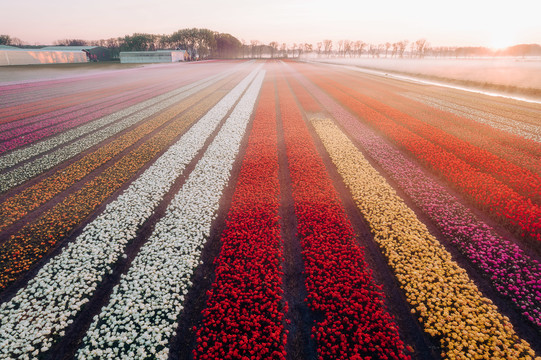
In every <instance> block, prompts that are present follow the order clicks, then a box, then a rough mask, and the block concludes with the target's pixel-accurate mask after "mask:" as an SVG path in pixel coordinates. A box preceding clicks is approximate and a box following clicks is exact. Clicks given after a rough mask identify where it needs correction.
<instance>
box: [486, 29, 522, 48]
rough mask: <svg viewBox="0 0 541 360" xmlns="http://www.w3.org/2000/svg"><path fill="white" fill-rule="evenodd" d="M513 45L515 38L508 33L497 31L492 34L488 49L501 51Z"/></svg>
mask: <svg viewBox="0 0 541 360" xmlns="http://www.w3.org/2000/svg"><path fill="white" fill-rule="evenodd" d="M513 45H516V44H515V36H514V35H513V34H512V33H511V32H508V31H497V32H494V33H493V34H492V40H491V41H490V47H491V48H492V49H494V50H503V49H505V48H508V47H510V46H513Z"/></svg>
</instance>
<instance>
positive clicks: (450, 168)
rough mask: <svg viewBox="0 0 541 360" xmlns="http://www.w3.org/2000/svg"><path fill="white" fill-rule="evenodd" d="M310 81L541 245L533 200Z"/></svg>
mask: <svg viewBox="0 0 541 360" xmlns="http://www.w3.org/2000/svg"><path fill="white" fill-rule="evenodd" d="M310 79H313V81H314V82H315V83H316V84H317V85H318V86H319V87H321V88H322V89H325V91H327V92H328V93H329V94H331V95H332V96H333V97H335V98H336V99H337V100H338V101H340V102H341V103H342V104H344V105H345V106H347V107H348V108H349V109H350V110H351V111H353V113H355V114H357V115H358V116H359V117H360V118H361V119H363V120H364V121H366V122H368V123H370V124H371V126H373V127H374V128H376V129H378V130H379V131H381V132H382V133H384V134H385V136H387V137H389V138H390V139H391V140H393V141H394V142H395V143H396V144H398V145H399V146H400V147H403V148H405V149H406V150H407V151H408V152H409V153H411V154H412V155H413V156H414V157H415V158H417V159H418V160H419V161H420V162H422V163H423V164H425V165H426V166H428V167H429V168H431V169H433V170H434V171H435V172H437V173H438V174H439V175H440V176H442V177H443V178H444V179H446V180H447V181H448V182H449V183H450V184H451V185H453V186H454V187H455V188H457V189H458V190H459V191H461V192H462V193H463V194H465V195H466V196H468V197H469V198H470V199H471V200H472V201H473V202H474V203H475V204H477V205H478V206H479V207H480V208H481V209H485V210H486V211H487V212H488V213H489V214H490V215H492V216H493V217H495V218H496V219H498V220H499V221H500V222H502V223H503V224H505V225H507V226H509V227H510V228H512V229H513V230H514V231H515V232H517V235H519V236H521V237H524V238H526V239H533V240H534V241H541V207H540V206H539V205H537V204H534V203H533V202H532V200H531V199H529V198H527V197H525V196H523V195H520V194H518V193H517V192H516V191H514V190H513V189H511V188H510V187H509V186H507V185H506V184H503V183H502V182H501V181H498V180H496V179H495V178H494V177H492V176H491V175H490V174H487V173H484V172H482V171H479V170H478V169H476V168H474V167H473V166H471V165H469V164H468V163H466V162H465V161H463V160H461V159H459V158H458V157H457V156H455V155H454V154H453V153H452V152H448V151H446V150H444V149H443V148H441V147H439V146H438V145H436V144H433V143H431V142H429V141H427V140H426V139H424V138H422V137H420V136H418V135H416V134H415V133H413V132H411V131H409V130H408V129H406V128H405V127H403V126H400V125H398V124H396V123H395V122H394V121H392V120H390V119H389V118H387V117H385V116H383V115H381V114H380V113H378V112H376V111H375V110H373V109H371V108H370V107H368V106H366V105H364V104H363V103H361V102H359V101H358V100H356V99H354V98H353V97H351V96H349V95H348V94H346V93H344V92H342V91H340V90H338V89H337V88H335V87H333V86H330V85H328V82H323V81H321V79H317V78H314V77H313V76H310Z"/></svg>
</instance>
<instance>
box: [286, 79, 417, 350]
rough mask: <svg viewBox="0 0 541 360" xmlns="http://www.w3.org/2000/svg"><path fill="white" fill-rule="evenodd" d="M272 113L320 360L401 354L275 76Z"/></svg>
mask: <svg viewBox="0 0 541 360" xmlns="http://www.w3.org/2000/svg"><path fill="white" fill-rule="evenodd" d="M278 97H279V101H280V116H281V118H282V122H283V129H284V140H285V146H286V153H287V158H288V168H289V172H290V175H291V182H292V195H293V200H294V202H295V215H296V216H297V221H298V228H297V230H298V236H299V240H300V242H301V246H302V254H303V259H304V267H305V274H306V288H307V291H308V299H307V301H308V304H309V306H310V308H311V309H312V310H313V311H314V312H316V313H317V314H321V317H322V320H321V321H318V322H317V323H316V324H315V325H314V326H313V329H312V334H313V336H314V337H315V339H316V344H317V352H318V356H319V358H320V359H361V358H379V359H383V358H386V359H407V358H409V356H408V355H406V353H405V346H404V343H403V342H402V340H401V339H400V338H399V335H398V329H397V327H396V324H395V323H394V321H393V319H392V317H391V316H390V315H389V313H388V312H387V311H386V309H385V306H384V293H383V292H382V291H381V288H380V287H379V286H378V285H376V284H375V282H374V280H373V278H372V275H371V270H370V269H369V268H368V266H367V264H366V263H365V261H364V252H363V249H362V248H361V247H359V246H358V245H357V244H356V239H355V233H354V230H353V228H352V225H351V223H350V222H349V220H348V218H347V215H346V213H345V210H344V208H343V206H342V204H341V202H340V199H339V197H338V193H337V191H336V190H335V188H334V187H333V185H332V181H331V179H330V177H329V175H328V173H327V171H326V169H325V165H324V164H323V161H322V159H321V157H320V156H319V155H318V152H317V150H316V148H315V145H314V143H313V140H312V138H311V136H310V133H309V132H308V128H307V126H306V124H305V122H304V120H303V117H302V114H301V111H300V109H299V108H298V107H297V105H296V103H295V99H294V97H293V94H292V93H291V91H290V90H289V89H288V86H287V83H286V82H285V79H279V81H278Z"/></svg>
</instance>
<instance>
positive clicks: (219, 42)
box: [214, 33, 242, 58]
mask: <svg viewBox="0 0 541 360" xmlns="http://www.w3.org/2000/svg"><path fill="white" fill-rule="evenodd" d="M214 37H215V39H216V53H217V57H220V58H235V57H238V56H239V52H240V50H241V48H242V43H241V42H240V41H239V40H238V39H237V38H236V37H234V36H233V35H231V34H220V33H217V34H215V35H214Z"/></svg>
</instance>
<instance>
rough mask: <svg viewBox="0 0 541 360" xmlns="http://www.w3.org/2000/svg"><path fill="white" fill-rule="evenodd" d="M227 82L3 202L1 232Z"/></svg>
mask: <svg viewBox="0 0 541 360" xmlns="http://www.w3.org/2000/svg"><path fill="white" fill-rule="evenodd" d="M226 82H227V80H223V81H221V82H218V83H216V84H214V85H211V86H210V87H208V88H206V89H203V90H200V91H199V92H197V93H196V94H195V95H192V96H190V97H188V98H187V99H185V100H184V101H182V102H179V103H177V104H176V105H173V106H172V107H170V108H168V109H167V110H164V111H162V112H160V113H158V115H157V116H153V117H150V118H148V119H147V120H146V121H142V122H141V123H140V124H137V125H136V126H137V127H135V128H134V129H131V130H130V131H128V132H126V133H123V134H121V135H120V136H118V137H116V138H115V139H114V140H112V141H110V142H108V143H106V144H104V145H103V146H101V147H99V148H98V149H96V150H95V151H93V152H91V153H89V154H87V155H85V156H83V157H81V158H80V159H78V160H77V161H75V162H73V163H71V164H69V165H68V166H67V167H64V168H62V169H60V170H58V171H56V172H55V173H53V174H52V175H50V176H48V177H46V178H44V179H43V180H41V181H39V182H38V183H36V184H33V185H31V186H29V187H26V188H24V189H23V190H22V191H20V192H17V193H16V194H14V195H13V196H11V197H8V198H6V199H4V201H2V202H0V212H2V213H3V214H6V215H5V216H4V217H3V218H2V219H0V231H2V230H3V229H4V228H5V227H7V226H9V225H11V224H12V223H14V222H15V221H17V220H19V219H21V218H22V217H23V216H25V215H26V214H28V212H30V211H32V210H34V209H36V208H38V207H39V206H41V205H42V204H44V203H46V202H47V201H49V200H50V199H52V198H53V197H54V196H56V195H58V194H60V193H61V192H62V191H64V190H66V189H68V188H69V187H70V186H72V185H73V184H75V183H76V182H78V181H81V180H82V179H83V178H84V177H85V176H87V175H88V174H89V173H91V172H92V171H93V170H95V169H97V168H98V167H100V166H102V165H103V164H105V163H107V162H109V161H110V160H111V159H113V158H115V157H116V156H117V155H119V154H120V153H121V152H122V151H125V150H126V149H129V148H130V147H132V146H134V145H135V144H136V143H138V142H139V141H141V139H143V138H144V137H145V136H148V135H149V134H151V133H152V132H154V131H156V130H157V129H159V128H160V127H162V126H165V125H164V124H167V123H168V122H170V121H172V119H174V118H175V117H177V116H179V114H181V113H182V112H184V111H185V110H186V109H188V108H189V107H190V106H192V105H194V104H195V103H197V102H199V101H201V100H202V99H203V98H204V97H206V96H208V95H210V94H211V93H213V92H215V91H217V90H218V89H219V88H220V87H221V86H223V85H224V84H225V83H226Z"/></svg>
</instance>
